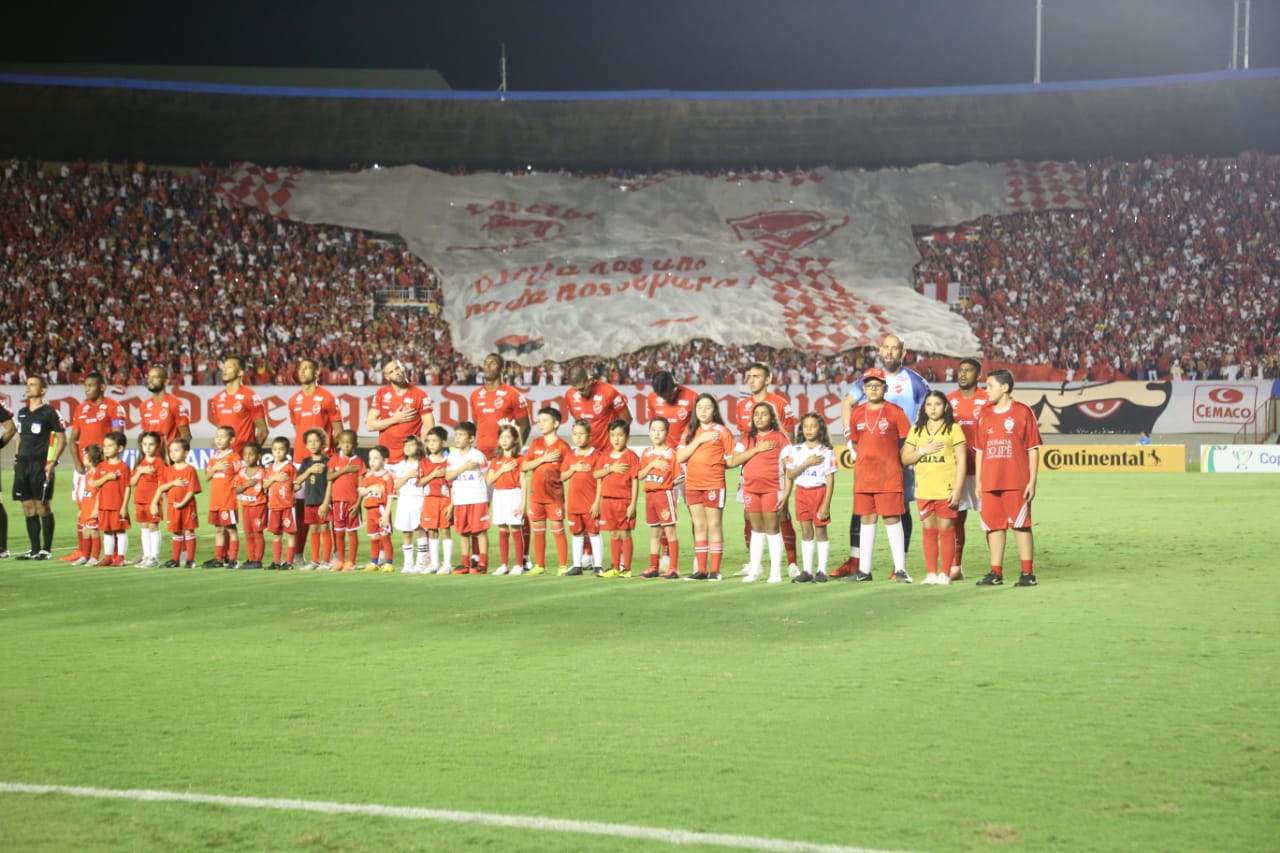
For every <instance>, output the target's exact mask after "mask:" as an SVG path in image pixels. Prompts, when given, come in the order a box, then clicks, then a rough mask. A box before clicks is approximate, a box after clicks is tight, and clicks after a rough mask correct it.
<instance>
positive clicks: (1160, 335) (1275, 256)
mask: <svg viewBox="0 0 1280 853" xmlns="http://www.w3.org/2000/svg"><path fill="white" fill-rule="evenodd" d="M1088 175H1089V183H1090V187H1091V189H1092V192H1093V194H1094V196H1095V197H1096V198H1097V206H1096V207H1095V208H1094V209H1092V210H1085V211H1073V212H1064V211H1059V212H1050V213H1039V214H1024V215H1017V216H1006V217H1000V218H991V217H988V218H985V219H983V220H981V221H979V222H978V223H975V224H974V227H973V228H972V229H970V230H969V231H968V233H969V234H970V235H972V236H973V237H976V239H969V240H965V241H962V242H959V243H933V244H922V247H921V248H922V253H923V256H924V260H923V262H922V263H921V264H920V266H919V267H918V268H917V276H918V278H919V279H920V280H930V281H938V282H946V281H952V282H959V283H960V285H961V287H962V289H965V290H966V291H967V294H968V298H967V299H965V300H964V301H963V302H962V303H961V305H960V312H961V313H962V314H963V315H964V316H965V317H966V318H967V319H968V320H969V322H970V324H971V325H972V327H973V329H974V332H975V333H976V334H977V335H978V338H979V339H980V340H981V341H982V344H983V350H984V353H985V355H986V356H987V358H989V359H1001V360H1005V361H1022V362H1026V363H1031V364H1041V363H1048V364H1053V365H1055V366H1057V367H1061V368H1065V369H1068V370H1080V369H1084V370H1086V371H1087V372H1088V376H1089V378H1091V379H1101V380H1105V379H1111V378H1115V377H1128V378H1133V379H1147V378H1153V379H1154V378H1157V377H1160V378H1165V377H1169V376H1173V377H1174V378H1178V377H1180V376H1182V377H1188V378H1193V377H1197V376H1198V377H1202V378H1203V377H1214V378H1227V379H1235V378H1259V377H1262V376H1266V377H1268V378H1274V377H1276V376H1277V372H1276V358H1277V350H1278V348H1277V334H1278V333H1280V158H1276V157H1268V156H1265V155H1243V156H1241V157H1239V158H1235V159H1230V160H1209V159H1197V158H1193V157H1184V158H1181V159H1174V158H1172V157H1166V158H1162V159H1160V160H1158V161H1157V160H1144V161H1142V162H1138V163H1123V162H1118V161H1113V160H1103V161H1097V162H1093V163H1090V164H1088Z"/></svg>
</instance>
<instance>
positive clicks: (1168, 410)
mask: <svg viewBox="0 0 1280 853" xmlns="http://www.w3.org/2000/svg"><path fill="white" fill-rule="evenodd" d="M934 387H936V388H938V389H939V390H940V391H943V392H950V391H952V390H954V388H955V385H954V384H945V383H939V384H937V385H935V386H934ZM1271 387H1272V382H1271V380H1253V381H1249V382H1108V383H1104V384H1102V385H1090V386H1085V387H1074V386H1067V387H1065V388H1064V387H1063V386H1061V385H1052V386H1044V385H1027V386H1021V385H1019V386H1017V388H1016V390H1015V391H1014V397H1015V398H1016V399H1018V400H1020V401H1021V402H1023V403H1026V404H1027V405H1028V406H1030V407H1031V408H1032V409H1033V410H1034V411H1035V412H1036V416H1037V418H1038V419H1039V423H1040V431H1041V433H1042V434H1044V435H1045V436H1051V435H1109V434H1120V435H1135V434H1137V433H1139V432H1143V431H1145V432H1148V433H1160V434H1178V433H1222V434H1226V435H1230V434H1233V433H1236V432H1238V431H1239V430H1240V428H1241V427H1242V426H1244V425H1246V424H1248V425H1251V426H1252V425H1254V421H1253V418H1254V417H1255V415H1256V416H1257V417H1259V418H1262V417H1265V412H1264V410H1263V407H1264V406H1265V404H1266V402H1267V401H1268V400H1269V399H1270V394H1271ZM328 388H329V390H330V391H331V392H333V394H334V396H336V397H337V398H338V405H339V407H340V408H341V410H342V420H343V422H344V423H345V424H347V425H348V426H349V427H350V426H354V427H355V429H356V432H357V433H358V434H360V437H361V443H362V444H371V443H372V438H373V436H372V435H370V434H369V433H368V432H367V431H366V430H365V429H364V422H365V417H366V416H367V415H368V413H369V398H370V397H372V396H373V394H374V392H375V391H376V390H377V386H373V385H369V386H354V385H340V386H328ZM423 388H424V390H425V391H426V392H427V393H428V394H430V395H431V399H432V400H433V401H434V404H435V412H436V422H437V423H439V424H441V425H442V426H445V427H448V428H449V429H450V430H451V431H452V429H453V427H455V426H456V425H457V424H458V422H459V421H464V420H469V419H470V418H471V405H470V398H471V392H472V391H474V390H476V386H474V385H449V386H443V387H441V386H423ZM220 390H221V386H214V385H196V386H179V387H177V388H174V389H173V392H174V393H175V394H177V395H178V396H179V397H181V398H182V399H183V400H184V401H185V402H186V404H187V407H188V409H190V410H191V421H192V423H191V434H192V437H193V438H194V439H195V440H196V441H197V442H202V443H207V442H211V441H212V440H213V432H214V430H213V427H212V426H211V425H210V424H209V422H208V420H207V413H208V404H209V400H210V399H212V397H213V395H214V394H216V393H218V391H220ZM254 390H256V391H257V392H258V395H259V396H261V397H262V400H263V402H264V404H265V405H266V407H267V426H268V428H269V430H270V433H271V435H273V436H274V435H277V434H283V435H286V436H288V437H289V438H290V440H292V439H293V437H294V436H293V429H292V427H291V425H290V423H289V412H288V407H287V405H288V400H289V398H290V397H292V396H293V395H294V394H296V393H297V392H298V386H296V385H259V386H256V387H255V388H254ZM520 390H521V391H522V392H523V393H524V394H525V396H527V397H528V398H529V401H530V402H531V403H532V405H533V407H534V411H535V412H536V411H537V409H539V408H541V407H542V406H548V405H549V406H554V407H556V408H558V409H560V410H561V411H562V412H564V411H567V407H566V406H565V393H566V392H567V391H568V390H569V389H568V388H567V387H560V386H554V385H534V386H533V387H531V388H523V387H522V388H521V389H520ZM619 390H620V391H622V392H623V393H624V394H625V395H626V396H627V400H628V403H629V405H630V407H631V413H632V415H633V416H634V419H635V420H634V423H633V425H632V429H631V431H632V434H633V435H635V436H637V437H642V436H647V434H648V423H649V412H648V404H647V400H648V396H649V391H650V387H649V385H648V384H647V383H645V384H640V385H636V384H628V385H622V386H619ZM695 390H697V391H699V392H701V391H706V392H708V393H710V394H714V395H715V396H716V397H717V398H719V399H720V401H721V409H722V413H723V414H724V416H725V420H726V421H728V422H730V423H732V421H733V418H732V414H731V413H732V412H733V407H734V406H735V404H736V402H737V400H739V399H740V398H741V397H744V396H745V395H746V393H747V392H746V389H745V388H743V387H739V386H735V385H700V386H697V387H696V389H695ZM775 390H778V391H781V392H783V393H785V394H787V395H789V396H790V397H791V401H792V404H793V406H794V407H795V411H796V414H797V415H802V414H806V413H808V412H817V413H818V414H819V415H821V416H822V418H823V419H824V420H825V421H826V422H827V425H828V427H829V428H830V430H831V433H832V437H833V438H835V437H837V436H838V435H839V434H840V403H841V400H842V398H843V396H844V394H845V393H847V388H846V387H845V386H837V385H794V386H776V387H775ZM24 393H25V389H24V388H23V387H22V386H21V385H3V386H0V403H3V404H4V405H5V406H6V407H7V408H8V409H9V410H10V411H16V410H17V408H16V407H18V406H21V405H23V404H24V402H25V401H24V400H23V397H22V395H23V394H24ZM146 393H147V392H146V389H145V388H143V387H141V386H136V387H131V388H122V387H120V386H113V387H109V388H108V389H107V396H108V397H110V398H111V399H113V400H119V401H120V402H121V403H123V404H124V407H125V414H126V416H127V418H128V427H127V428H126V432H127V433H128V435H129V437H130V442H131V443H132V442H133V440H134V439H136V437H137V430H138V418H137V416H138V409H139V407H140V406H141V405H142V402H143V400H144V399H145V398H146ZM47 399H48V401H49V403H50V404H51V405H53V406H54V407H55V408H56V409H57V410H58V412H59V413H60V414H61V415H62V418H63V420H64V421H65V422H66V423H67V425H68V426H70V422H71V413H72V410H73V407H74V406H75V405H76V404H78V403H79V402H81V401H83V400H84V388H83V387H82V386H80V385H53V386H50V388H49V394H48V397H47ZM1263 423H1264V421H1259V422H1258V424H1257V425H1258V426H1262V425H1263ZM564 432H565V435H566V436H567V435H568V429H567V427H566V428H565V429H564Z"/></svg>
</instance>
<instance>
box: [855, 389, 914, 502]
mask: <svg viewBox="0 0 1280 853" xmlns="http://www.w3.org/2000/svg"><path fill="white" fill-rule="evenodd" d="M849 423H850V424H851V425H852V426H853V437H854V442H855V444H856V445H857V450H858V457H857V459H856V460H854V466H853V490H854V492H862V493H863V494H867V493H871V492H900V491H902V457H901V455H900V454H899V447H900V445H899V442H901V441H902V440H903V439H905V438H906V437H907V433H908V432H909V431H910V430H911V424H910V423H908V421H907V414H906V412H904V411H902V409H901V407H899V406H895V405H894V404H893V403H884V404H883V405H881V407H880V408H879V409H872V408H870V407H868V406H867V404H866V403H863V404H862V405H860V406H858V407H857V408H855V409H854V410H853V413H852V414H851V415H850V417H849Z"/></svg>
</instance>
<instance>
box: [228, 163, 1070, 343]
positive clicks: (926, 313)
mask: <svg viewBox="0 0 1280 853" xmlns="http://www.w3.org/2000/svg"><path fill="white" fill-rule="evenodd" d="M219 192H221V193H223V194H224V195H225V196H227V197H228V198H230V199H233V200H235V201H238V202H240V203H242V204H245V205H248V206H252V207H257V208H260V209H262V210H266V211H267V212H269V213H271V214H272V215H275V216H279V217H281V218H286V219H293V220H299V221H303V222H312V223H326V224H332V225H339V226H345V227H349V228H358V229H365V230H373V231H379V232H384V233H392V234H397V235H399V236H401V237H402V238H403V239H404V240H405V242H406V243H407V245H408V247H409V249H410V250H411V251H412V252H413V253H414V254H416V255H417V256H418V257H420V258H422V259H423V260H424V261H426V262H427V263H428V264H430V265H431V266H432V267H434V268H435V269H436V270H437V271H438V272H439V273H440V276H441V282H442V287H443V292H444V314H443V316H444V319H445V320H446V321H447V322H448V323H449V327H450V330H451V332H452V338H453V346H454V348H455V349H457V350H458V351H459V352H460V353H462V354H463V355H465V356H466V357H467V358H469V359H470V360H471V361H473V362H475V363H477V364H478V363H479V362H480V361H482V360H483V358H484V355H485V354H486V353H489V352H494V351H498V352H503V353H509V352H514V353H517V354H518V355H520V356H528V357H529V358H528V360H545V359H551V360H553V361H564V360H566V359H569V358H573V357H577V356H586V355H619V354H621V353H626V352H632V351H634V350H637V349H639V348H641V347H645V346H650V345H654V344H661V343H666V342H681V341H688V340H690V339H692V338H707V339H710V340H712V341H715V342H717V343H721V344H763V345H766V346H771V347H777V348H788V347H791V348H797V349H802V350H807V351H811V352H818V353H823V354H833V353H838V352H844V351H846V350H849V349H851V348H853V347H858V346H865V345H867V344H874V343H878V342H879V340H880V338H881V337H883V335H884V334H885V333H888V332H893V333H895V334H898V335H901V336H902V337H904V338H905V339H906V340H908V341H909V342H910V345H911V347H912V348H913V349H915V350H917V351H920V352H936V353H944V354H948V355H956V356H965V355H976V354H977V353H978V351H979V346H978V341H977V339H976V338H975V337H974V335H973V332H972V330H971V329H970V328H969V326H968V324H967V323H966V322H965V321H964V320H963V319H962V318H961V317H960V316H958V315H956V314H954V313H952V312H951V311H949V310H948V308H947V306H946V305H945V304H943V303H940V302H938V301H937V300H935V299H930V298H928V297H926V296H923V295H921V294H918V293H916V292H915V290H914V287H913V279H912V268H913V267H914V266H915V265H916V264H917V263H919V261H920V254H919V252H918V251H917V249H916V245H915V241H914V239H913V237H912V230H911V229H912V226H913V225H920V226H943V225H954V224H958V223H961V222H967V221H969V220H972V219H976V218H978V217H980V216H984V215H1000V214H1005V213H1011V212H1020V211H1031V210H1046V209H1053V208H1083V207H1086V206H1087V205H1088V203H1089V201H1088V195H1087V193H1086V190H1085V175H1084V173H1083V171H1082V170H1081V169H1080V168H1079V167H1078V166H1076V165H1075V164H1070V163H1067V164H1060V163H1021V162H1015V163H1002V164H996V165H991V164H986V163H969V164H966V165H961V166H941V165H936V164H935V165H925V166H919V167H916V168H913V169H910V170H906V171H901V170H885V171H879V172H863V171H837V170H833V169H825V168H824V169H814V170H810V171H796V172H763V173H760V172H753V173H750V174H744V175H719V176H704V175H696V174H688V173H675V172H666V173H659V174H656V175H651V176H647V177H644V178H641V179H635V180H627V179H614V178H609V177H576V176H572V175H562V174H554V173H537V172H534V173H529V174H521V175H502V174H497V173H480V174H473V175H449V174H445V173H442V172H436V171H433V170H430V169H424V168H420V167H417V166H398V167H394V168H389V169H371V170H367V171H362V172H356V173H349V172H348V173H331V172H313V171H307V170H302V169H289V170H280V171H275V170H271V169H265V168H262V167H259V166H255V165H253V164H239V165H237V166H236V167H234V168H233V169H231V170H230V171H229V172H228V173H227V174H226V177H225V179H224V180H223V181H222V183H221V184H220V186H219ZM522 360H524V359H522Z"/></svg>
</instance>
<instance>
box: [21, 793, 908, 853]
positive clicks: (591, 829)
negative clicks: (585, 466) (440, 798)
mask: <svg viewBox="0 0 1280 853" xmlns="http://www.w3.org/2000/svg"><path fill="white" fill-rule="evenodd" d="M0 793H17V794H65V795H67V796H72V797H94V798H99V799H114V800H136V801H139V802H149V803H202V804H207V805H214V806H238V807H240V808H250V809H279V810H282V811H301V812H318V813H320V814H358V815H373V816H374V817H394V818H401V819H404V820H434V821H444V822H448V823H476V824H481V825H484V826H502V827H512V828H515V829H538V830H550V831H552V832H579V833H583V834H586V835H607V836H612V837H614V838H641V839H644V840H646V841H661V842H664V843H667V844H682V845H684V844H713V845H718V846H720V847H736V848H738V849H740V850H772V851H778V853H891V851H885V850H872V849H870V848H867V847H845V846H843V845H840V844H814V843H811V842H808V841H787V840H786V839H782V838H760V837H757V836H753V835H731V834H728V833H720V832H693V831H690V830H687V829H663V828H661V827H655V826H631V825H629V824H625V823H597V822H595V821H584V820H563V819H560V818H549V817H525V816H521V815H504V814H492V813H489V812H463V811H453V810H451V809H422V808H408V807H402V806H379V805H365V804H360V803H330V802H324V801H322V800H284V799H275V798H270V799H268V798H262V797H226V796H221V795H219V794H190V793H183V792H180V791H148V790H145V789H137V788H129V789H113V788H84V787H74V786H70V785H31V784H27V783H25V782H0Z"/></svg>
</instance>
